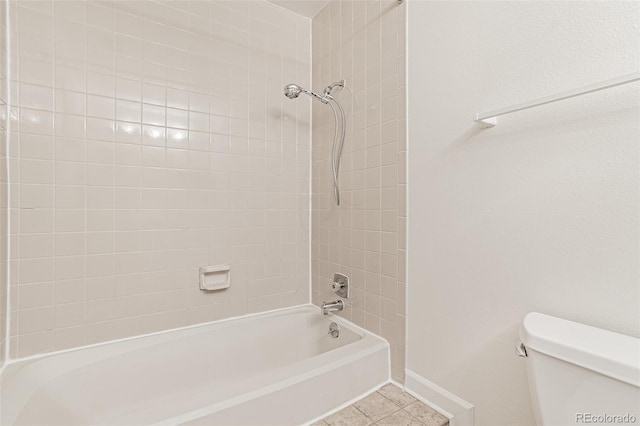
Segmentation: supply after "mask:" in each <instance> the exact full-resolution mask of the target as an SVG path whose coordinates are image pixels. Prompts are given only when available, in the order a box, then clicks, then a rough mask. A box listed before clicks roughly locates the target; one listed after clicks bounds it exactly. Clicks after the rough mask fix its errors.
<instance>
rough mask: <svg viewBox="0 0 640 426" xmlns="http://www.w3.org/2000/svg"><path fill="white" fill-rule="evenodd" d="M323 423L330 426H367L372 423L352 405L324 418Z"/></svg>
mask: <svg viewBox="0 0 640 426" xmlns="http://www.w3.org/2000/svg"><path fill="white" fill-rule="evenodd" d="M324 421H325V422H326V424H328V425H330V426H367V425H370V424H371V423H373V422H372V421H371V420H370V419H368V418H367V417H366V416H365V415H364V414H362V413H361V412H360V411H358V410H357V409H356V408H354V407H353V405H350V406H348V407H347V408H345V409H343V410H340V411H338V412H337V413H335V414H332V415H330V416H329V417H325V418H324Z"/></svg>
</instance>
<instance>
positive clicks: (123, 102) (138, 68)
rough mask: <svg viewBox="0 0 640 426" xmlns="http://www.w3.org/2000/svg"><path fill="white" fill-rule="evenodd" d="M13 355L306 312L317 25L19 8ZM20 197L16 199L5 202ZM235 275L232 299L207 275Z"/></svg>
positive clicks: (119, 6)
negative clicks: (297, 90) (302, 307)
mask: <svg viewBox="0 0 640 426" xmlns="http://www.w3.org/2000/svg"><path fill="white" fill-rule="evenodd" d="M11 6H12V7H13V8H14V9H15V17H14V21H15V22H13V25H12V30H13V34H12V36H13V37H14V39H15V44H16V50H15V52H16V55H15V56H13V57H12V58H11V59H12V61H13V63H14V66H15V70H16V74H15V75H16V79H15V81H13V82H12V83H13V88H14V92H15V93H14V95H15V98H14V99H15V100H16V105H15V107H16V109H17V112H18V115H17V117H18V118H17V119H16V120H15V122H13V123H12V126H13V127H12V130H13V132H12V134H11V168H10V170H11V176H10V182H11V194H12V197H11V200H10V214H11V219H12V222H11V223H12V226H11V230H10V233H11V242H12V244H11V247H12V252H11V259H12V260H11V262H12V263H11V266H12V271H13V273H12V276H11V285H12V291H11V296H12V300H11V325H12V330H11V336H12V338H11V341H10V343H11V344H10V348H11V356H12V357H23V356H27V355H32V354H35V353H42V352H48V351H52V350H58V349H64V348H69V347H74V346H79V345H84V344H90V343H95V342H100V341H105V340H110V339H116V338H121V337H126V336H131V335H136V334H141V333H147V332H153V331H158V330H164V329H168V328H173V327H179V326H183V325H188V324H193V323H198V322H203V321H209V320H214V319H219V318H223V317H229V316H235V315H241V314H245V313H249V312H256V311H262V310H267V309H274V308H278V307H284V306H288V305H293V304H299V303H304V302H306V301H307V300H308V297H309V296H308V279H309V278H308V277H309V255H308V253H309V249H308V248H309V183H308V182H309V178H310V176H309V173H310V170H309V168H310V155H311V153H310V128H309V126H310V121H311V120H310V115H311V114H310V113H311V111H310V100H309V99H299V100H297V101H295V102H293V101H290V100H287V99H286V98H285V97H284V96H283V95H282V87H283V86H284V85H285V84H286V83H289V82H297V83H299V84H302V85H305V86H309V85H310V45H311V41H310V36H311V33H310V21H309V20H308V19H305V18H303V17H301V16H298V15H295V14H293V13H290V12H287V11H286V10H284V9H281V8H279V7H277V6H273V5H270V4H268V3H266V2H264V1H262V0H256V1H226V2H223V1H171V2H167V1H162V2H161V1H113V0H111V1H99V2H98V1H64V0H55V1H52V0H45V1H27V2H24V1H12V3H11ZM3 193H4V192H3ZM224 263H229V264H231V265H232V285H231V288H230V289H229V290H227V291H224V292H220V293H215V294H205V293H203V292H201V291H200V290H199V289H198V267H199V266H201V265H209V264H224Z"/></svg>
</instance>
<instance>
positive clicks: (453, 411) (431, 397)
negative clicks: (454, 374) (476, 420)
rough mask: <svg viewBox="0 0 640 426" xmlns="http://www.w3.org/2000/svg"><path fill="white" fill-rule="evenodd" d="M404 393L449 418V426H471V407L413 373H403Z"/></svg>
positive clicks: (408, 371) (409, 371) (407, 371)
mask: <svg viewBox="0 0 640 426" xmlns="http://www.w3.org/2000/svg"><path fill="white" fill-rule="evenodd" d="M404 386H405V391H406V392H408V393H410V394H411V395H413V396H415V397H416V398H418V399H419V400H420V401H422V402H424V403H425V404H427V405H428V406H430V407H431V408H433V409H434V410H436V411H439V412H440V413H442V414H444V415H445V416H447V417H449V425H450V426H473V405H471V404H469V403H468V402H467V401H465V400H463V399H462V398H460V397H458V396H456V395H454V394H452V393H451V392H449V391H448V390H446V389H443V388H441V387H440V386H438V385H436V384H435V383H433V382H430V381H429V380H427V379H425V378H424V377H422V376H419V375H418V374H416V373H414V372H413V371H411V370H406V371H405V380H404Z"/></svg>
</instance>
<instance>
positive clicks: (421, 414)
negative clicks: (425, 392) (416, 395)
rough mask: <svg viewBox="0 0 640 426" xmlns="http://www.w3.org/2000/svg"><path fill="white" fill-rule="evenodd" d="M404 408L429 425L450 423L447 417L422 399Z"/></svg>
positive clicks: (443, 425)
mask: <svg viewBox="0 0 640 426" xmlns="http://www.w3.org/2000/svg"><path fill="white" fill-rule="evenodd" d="M404 410H406V411H407V412H408V413H409V414H411V415H412V416H414V417H416V418H417V419H418V420H420V421H421V422H423V423H424V424H426V425H427V426H445V425H447V424H449V419H448V418H447V417H445V416H443V415H442V414H440V413H438V412H437V411H436V410H434V409H433V408H431V407H429V406H427V405H425V404H423V403H422V402H420V401H418V402H414V403H413V404H409V405H407V406H406V407H404Z"/></svg>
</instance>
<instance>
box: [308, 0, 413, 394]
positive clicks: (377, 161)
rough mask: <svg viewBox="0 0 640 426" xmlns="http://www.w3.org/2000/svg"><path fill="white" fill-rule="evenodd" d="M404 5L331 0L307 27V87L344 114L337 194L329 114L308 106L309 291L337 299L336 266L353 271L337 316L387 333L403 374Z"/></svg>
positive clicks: (396, 368) (395, 370) (316, 298)
mask: <svg viewBox="0 0 640 426" xmlns="http://www.w3.org/2000/svg"><path fill="white" fill-rule="evenodd" d="M405 8H406V2H405V3H402V4H400V5H399V4H398V2H397V0H382V1H381V0H367V1H345V0H342V1H339V0H333V1H331V2H330V3H329V4H328V5H327V7H325V8H324V9H323V10H322V11H321V12H320V13H319V14H318V15H317V16H316V17H315V18H314V19H313V25H312V44H313V48H312V56H313V86H312V89H316V90H320V88H322V87H324V86H325V85H326V84H327V82H329V81H336V80H339V79H342V78H344V79H345V80H346V88H345V89H343V90H342V91H341V92H337V91H334V96H336V97H337V98H338V99H340V101H341V102H342V103H343V105H344V106H345V109H346V112H347V138H346V140H345V144H344V154H343V158H342V163H341V164H342V165H341V168H340V177H339V179H340V193H341V198H342V201H341V205H340V206H339V207H337V206H336V205H335V202H334V200H333V176H332V175H331V164H330V161H331V140H332V137H333V121H334V120H333V115H332V113H331V111H330V109H328V108H326V106H325V105H322V104H320V103H319V102H314V105H313V150H312V151H313V152H312V159H313V164H312V170H313V171H312V198H313V202H312V209H313V212H312V220H311V224H312V225H311V227H312V245H311V247H312V280H313V284H312V286H313V287H312V293H313V294H312V296H313V302H314V303H315V304H321V303H322V301H323V300H333V299H334V298H335V295H334V294H333V292H332V291H331V287H330V285H329V284H330V283H331V282H332V281H333V273H334V272H342V273H344V274H346V275H348V276H349V278H350V283H351V286H352V290H351V299H349V300H347V304H346V307H345V309H344V311H342V312H340V313H339V315H342V316H344V317H346V318H347V319H349V320H351V321H353V322H354V323H356V324H358V325H360V326H362V327H364V328H366V329H367V330H370V331H372V332H374V333H376V334H379V335H381V336H382V337H384V338H386V339H387V340H388V341H389V343H390V344H391V373H392V377H393V378H394V379H395V380H398V381H400V382H402V381H403V380H404V353H405V344H404V341H405V323H406V317H405V315H406V311H405V294H406V274H405V263H406V261H405V258H406V238H405V232H406V216H407V215H406V187H407V185H406V183H407V181H406V150H407V149H406V132H405V121H406V115H405V91H406V80H405V28H406V23H405V22H406V21H405Z"/></svg>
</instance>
